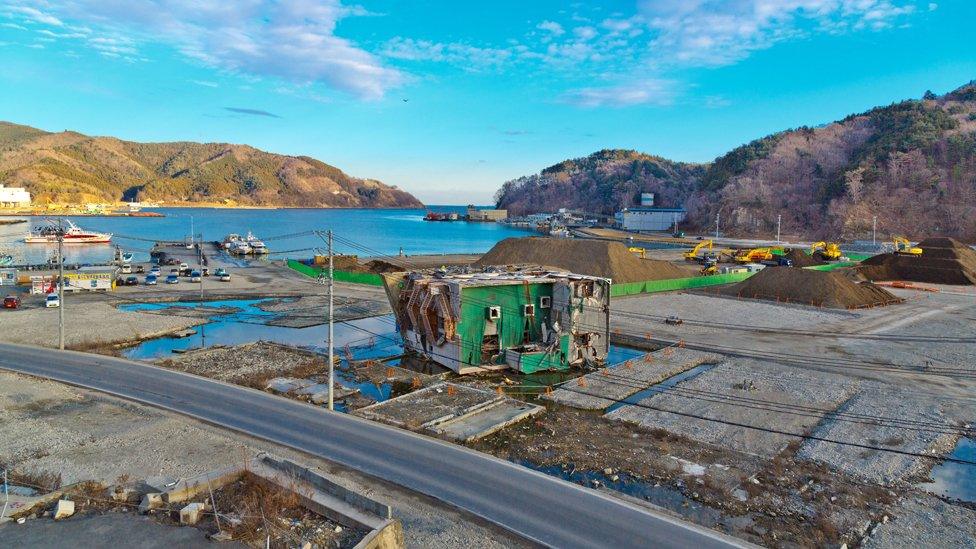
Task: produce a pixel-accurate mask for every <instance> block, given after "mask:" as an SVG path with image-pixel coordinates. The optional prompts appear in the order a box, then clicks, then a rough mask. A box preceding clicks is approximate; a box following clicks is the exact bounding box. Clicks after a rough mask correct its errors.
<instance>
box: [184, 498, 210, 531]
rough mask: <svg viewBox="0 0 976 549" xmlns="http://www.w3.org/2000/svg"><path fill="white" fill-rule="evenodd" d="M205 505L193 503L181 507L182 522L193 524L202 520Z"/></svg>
mask: <svg viewBox="0 0 976 549" xmlns="http://www.w3.org/2000/svg"><path fill="white" fill-rule="evenodd" d="M204 510H205V506H204V505H203V504H202V503H191V504H189V505H187V506H186V507H184V508H182V509H180V524H185V525H188V526H192V525H194V524H196V523H198V522H200V516H201V515H202V514H203V511H204Z"/></svg>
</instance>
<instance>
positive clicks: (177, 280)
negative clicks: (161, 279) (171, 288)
mask: <svg viewBox="0 0 976 549" xmlns="http://www.w3.org/2000/svg"><path fill="white" fill-rule="evenodd" d="M166 283H167V284H179V283H180V277H179V276H177V275H175V274H171V275H168V276H167V277H166Z"/></svg>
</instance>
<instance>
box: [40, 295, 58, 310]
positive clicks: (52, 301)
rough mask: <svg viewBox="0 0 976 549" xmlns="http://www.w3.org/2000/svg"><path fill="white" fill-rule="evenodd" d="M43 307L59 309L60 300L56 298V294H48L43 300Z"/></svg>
mask: <svg viewBox="0 0 976 549" xmlns="http://www.w3.org/2000/svg"><path fill="white" fill-rule="evenodd" d="M44 306H45V307H60V306H61V298H60V297H58V294H48V295H47V298H45V299H44Z"/></svg>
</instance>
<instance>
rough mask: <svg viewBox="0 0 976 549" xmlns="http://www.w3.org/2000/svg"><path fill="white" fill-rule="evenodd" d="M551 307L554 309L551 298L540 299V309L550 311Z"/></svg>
mask: <svg viewBox="0 0 976 549" xmlns="http://www.w3.org/2000/svg"><path fill="white" fill-rule="evenodd" d="M550 307H552V298H551V297H549V296H547V295H544V296H542V297H540V298H539V308H540V309H548V308H550Z"/></svg>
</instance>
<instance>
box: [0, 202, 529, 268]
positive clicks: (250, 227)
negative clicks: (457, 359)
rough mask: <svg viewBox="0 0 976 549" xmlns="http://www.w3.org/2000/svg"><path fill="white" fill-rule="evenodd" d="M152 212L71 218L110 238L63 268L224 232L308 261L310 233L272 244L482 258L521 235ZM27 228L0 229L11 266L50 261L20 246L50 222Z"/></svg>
mask: <svg viewBox="0 0 976 549" xmlns="http://www.w3.org/2000/svg"><path fill="white" fill-rule="evenodd" d="M430 209H432V210H435V211H457V212H462V211H463V210H464V208H463V207H459V206H432V207H431V208H430ZM151 211H155V212H159V213H162V214H164V215H165V216H166V217H69V219H71V220H72V221H73V222H74V223H75V224H77V225H78V226H79V227H82V228H83V229H87V230H93V231H99V232H110V233H113V234H114V235H115V236H114V237H113V239H112V241H113V242H112V244H110V245H84V246H68V247H66V251H65V261H66V262H68V263H103V262H106V261H110V260H111V259H112V257H113V253H114V250H115V246H116V245H118V246H121V247H122V249H123V250H125V251H128V252H132V253H134V254H135V257H136V259H137V260H146V259H148V257H149V249H150V248H151V247H152V242H150V241H151V240H183V239H184V238H186V237H188V236H189V235H190V225H191V218H192V225H193V232H194V233H195V234H198V235H199V234H202V235H203V239H204V240H207V241H212V240H222V239H223V238H224V236H226V235H227V234H228V233H239V234H244V233H246V232H247V231H252V232H253V233H254V234H255V236H257V237H259V238H263V239H269V240H268V242H267V244H268V246H269V247H270V248H271V251H272V252H286V251H288V250H302V251H296V252H294V253H286V254H281V253H278V254H274V255H272V257H273V258H275V259H280V258H282V257H286V256H287V257H306V256H309V255H311V254H312V251H311V250H308V251H306V250H305V249H307V248H316V247H318V248H324V247H325V242H323V241H322V239H320V238H318V237H316V236H314V235H306V236H301V237H295V238H288V239H274V238H273V237H276V236H279V235H287V234H293V233H300V232H303V231H309V230H321V231H326V230H328V229H332V231H334V233H335V235H336V237H337V238H344V239H347V240H351V241H354V242H356V243H357V244H359V245H361V246H364V247H366V248H369V249H371V250H375V251H376V252H378V253H379V254H386V255H396V254H397V253H399V251H400V249H401V248H402V249H403V252H404V253H405V254H408V255H416V254H434V253H481V252H486V251H488V250H489V249H490V248H491V247H492V246H493V245H494V244H495V243H496V242H498V241H499V240H502V239H505V238H508V237H510V236H525V235H526V234H528V233H527V231H525V230H520V229H514V228H511V227H509V226H507V225H499V224H497V223H467V222H463V221H457V222H450V223H445V222H430V221H424V220H423V217H424V214H425V213H426V210H422V209H392V210H368V209H356V210H334V209H283V210H253V209H215V208H158V209H154V210H151ZM29 219H30V220H29V222H28V223H20V224H16V225H2V226H0V254H10V255H12V256H13V257H14V263H15V264H27V263H30V264H41V263H45V262H46V261H47V259H48V258H49V257H51V255H52V253H53V251H54V248H55V247H54V246H53V245H44V244H31V245H27V244H24V243H23V237H24V235H25V234H26V233H27V232H28V230H29V229H31V228H34V227H39V226H43V225H46V224H48V221H47V220H45V219H44V218H39V217H34V218H29ZM336 251H337V252H349V253H357V254H358V255H360V256H363V255H367V254H366V253H365V252H363V251H362V250H354V249H351V248H350V247H349V246H346V245H344V244H341V243H338V242H337V243H336Z"/></svg>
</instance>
